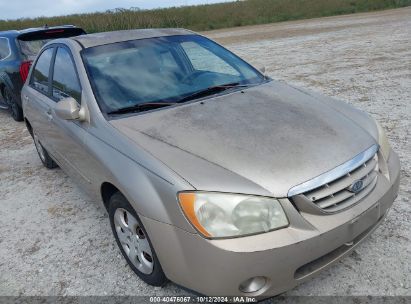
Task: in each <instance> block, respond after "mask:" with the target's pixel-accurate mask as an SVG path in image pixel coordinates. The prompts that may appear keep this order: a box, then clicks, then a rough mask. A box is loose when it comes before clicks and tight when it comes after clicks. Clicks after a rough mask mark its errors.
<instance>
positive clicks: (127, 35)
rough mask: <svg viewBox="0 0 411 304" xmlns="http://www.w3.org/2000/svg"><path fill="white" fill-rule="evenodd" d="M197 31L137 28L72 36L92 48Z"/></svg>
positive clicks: (189, 33) (85, 46) (191, 33)
mask: <svg viewBox="0 0 411 304" xmlns="http://www.w3.org/2000/svg"><path fill="white" fill-rule="evenodd" d="M195 34H196V33H194V32H192V31H190V30H186V29H177V28H163V29H137V30H123V31H113V32H102V33H95V34H88V35H81V36H76V37H70V38H69V39H73V40H75V41H77V42H79V43H80V44H81V45H82V46H83V47H84V48H90V47H94V46H99V45H104V44H111V43H116V42H122V41H130V40H138V39H146V38H154V37H165V36H176V35H195Z"/></svg>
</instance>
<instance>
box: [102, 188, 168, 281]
mask: <svg viewBox="0 0 411 304" xmlns="http://www.w3.org/2000/svg"><path fill="white" fill-rule="evenodd" d="M109 204H110V205H109V218H110V224H111V229H112V231H113V234H114V237H115V239H116V242H117V245H118V247H119V248H120V251H121V253H122V254H123V256H124V258H125V259H126V261H127V263H128V265H129V266H130V268H131V269H132V270H133V271H134V272H135V273H136V274H137V276H138V277H139V278H141V279H142V280H143V281H144V282H145V283H147V284H149V285H153V286H163V285H164V284H165V283H166V282H167V278H166V276H165V274H164V272H163V269H162V268H161V265H160V262H159V260H158V258H157V255H156V253H155V251H154V248H153V245H152V244H151V241H150V239H149V237H148V234H147V232H146V230H145V228H144V226H143V224H142V223H141V220H140V218H139V217H138V215H137V213H136V212H135V210H134V209H133V208H132V207H131V205H130V204H129V202H128V201H127V199H126V198H125V197H124V196H123V195H122V194H121V193H120V192H117V193H115V194H113V195H112V196H111V198H110V200H109Z"/></svg>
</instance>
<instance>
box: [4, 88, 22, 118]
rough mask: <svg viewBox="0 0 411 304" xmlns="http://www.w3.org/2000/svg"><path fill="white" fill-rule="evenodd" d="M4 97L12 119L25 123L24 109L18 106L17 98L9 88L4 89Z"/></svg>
mask: <svg viewBox="0 0 411 304" xmlns="http://www.w3.org/2000/svg"><path fill="white" fill-rule="evenodd" d="M3 97H4V100H5V102H6V103H7V104H8V105H9V110H10V114H11V117H13V119H14V120H15V121H23V109H22V108H21V107H20V106H19V105H18V104H17V102H16V98H14V96H13V94H12V93H11V91H10V90H9V89H8V88H5V89H4V92H3Z"/></svg>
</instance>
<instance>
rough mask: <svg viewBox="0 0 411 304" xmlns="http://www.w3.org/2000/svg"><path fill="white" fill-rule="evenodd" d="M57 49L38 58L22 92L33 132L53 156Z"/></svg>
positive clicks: (43, 53)
mask: <svg viewBox="0 0 411 304" xmlns="http://www.w3.org/2000/svg"><path fill="white" fill-rule="evenodd" d="M55 51H56V49H55V48H54V47H49V48H47V49H45V50H44V51H43V52H42V53H41V54H40V55H39V57H38V59H37V61H36V62H35V65H34V67H33V72H32V73H31V77H30V80H29V85H28V86H26V87H25V89H24V90H23V92H22V98H23V99H24V101H25V109H24V111H25V113H26V116H27V118H28V120H29V121H30V124H31V126H32V127H33V130H34V131H35V132H36V134H37V136H38V137H39V139H40V142H41V144H42V145H43V147H44V148H45V149H46V150H47V151H48V152H49V153H50V154H51V155H54V151H53V149H52V146H51V142H50V141H49V138H50V135H51V133H52V131H51V128H50V127H51V120H52V106H53V104H54V103H55V102H54V101H53V100H52V99H51V67H52V65H51V63H52V61H53V60H54V56H55Z"/></svg>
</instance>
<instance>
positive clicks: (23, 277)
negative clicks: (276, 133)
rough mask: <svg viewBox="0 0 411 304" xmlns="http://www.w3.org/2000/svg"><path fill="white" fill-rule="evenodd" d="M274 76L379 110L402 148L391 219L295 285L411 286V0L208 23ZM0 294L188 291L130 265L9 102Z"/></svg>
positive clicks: (318, 288)
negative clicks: (228, 25)
mask: <svg viewBox="0 0 411 304" xmlns="http://www.w3.org/2000/svg"><path fill="white" fill-rule="evenodd" d="M205 34H206V35H207V36H209V37H211V38H214V39H216V40H217V41H219V42H221V43H222V44H223V45H225V46H226V47H228V48H229V49H231V50H232V51H234V52H235V53H237V54H238V55H240V56H242V57H244V58H245V59H247V60H248V61H250V62H251V63H252V64H254V65H255V66H256V67H260V66H265V67H266V68H267V74H268V75H270V76H271V77H273V78H275V79H279V80H281V81H287V82H289V83H292V84H294V85H298V86H301V87H306V88H310V89H312V90H316V91H320V92H323V93H325V94H328V95H331V96H335V97H338V98H340V99H343V100H346V101H348V102H349V103H352V104H354V105H355V106H356V107H358V108H360V109H363V110H365V111H367V112H369V113H371V114H372V115H373V116H374V117H375V118H376V119H377V120H378V121H379V122H381V124H382V125H383V127H384V128H385V129H386V130H387V134H388V137H389V139H390V142H391V144H392V147H393V149H394V150H395V151H397V152H398V153H399V155H400V158H401V164H402V170H401V186H400V193H399V196H398V198H397V200H396V202H395V203H394V206H393V208H392V210H391V212H390V213H389V215H388V217H387V219H386V221H385V222H384V223H383V224H382V225H381V226H380V227H379V228H378V229H377V230H376V231H375V232H374V234H373V235H372V236H371V237H370V238H369V239H367V240H366V241H365V242H364V243H362V244H361V245H360V246H359V247H357V249H356V250H355V251H354V252H353V253H352V254H351V255H350V256H348V257H346V258H345V259H343V260H342V261H340V262H339V263H338V264H336V265H335V266H333V267H332V268H330V269H329V270H326V271H324V272H323V273H321V274H320V275H319V276H317V277H315V278H313V279H312V280H310V281H308V282H306V283H304V284H302V285H300V286H298V287H297V288H295V289H293V290H291V291H289V292H288V293H287V295H408V296H411V289H410V287H411V286H410V285H411V277H410V274H411V268H410V263H409V261H410V260H411V254H410V250H411V245H410V238H411V216H410V215H411V213H410V211H411V205H410V199H411V176H410V174H411V173H410V168H411V144H410V140H411V138H410V131H411V104H410V103H411V39H410V37H411V8H404V9H398V10H390V11H384V12H377V13H367V14H357V15H350V16H339V17H329V18H322V19H312V20H307V21H296V22H286V23H280V24H268V25H262V26H251V27H243V28H236V29H228V30H219V31H213V32H208V33H205ZM0 207H1V209H0V231H1V232H0V295H187V294H188V292H187V291H185V290H183V289H181V288H180V287H178V286H176V285H174V284H172V283H169V284H168V285H166V286H165V287H163V288H153V287H151V286H148V285H146V284H144V283H143V282H142V281H141V280H139V279H138V278H137V277H136V276H135V275H134V274H133V273H132V271H131V270H130V268H129V267H127V266H126V262H125V260H124V259H123V258H122V257H121V255H120V251H119V250H118V249H117V247H116V244H115V241H114V238H113V237H112V234H111V230H110V227H109V221H108V218H107V216H106V215H105V211H104V210H103V208H102V207H101V205H100V203H97V202H93V201H91V200H90V199H89V198H88V197H87V196H85V194H83V193H82V192H81V191H80V190H79V189H78V188H77V187H76V186H75V185H74V183H73V182H72V180H70V178H69V177H68V176H67V175H66V174H65V173H64V172H62V171H61V170H59V169H57V170H52V171H50V170H47V169H45V168H43V167H42V165H41V163H40V160H39V159H38V157H37V154H36V152H35V149H34V145H33V143H32V140H31V138H30V136H29V134H28V132H27V131H26V129H25V126H24V124H23V123H16V122H14V121H13V120H12V119H11V118H10V117H9V115H8V114H6V113H4V112H0Z"/></svg>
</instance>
